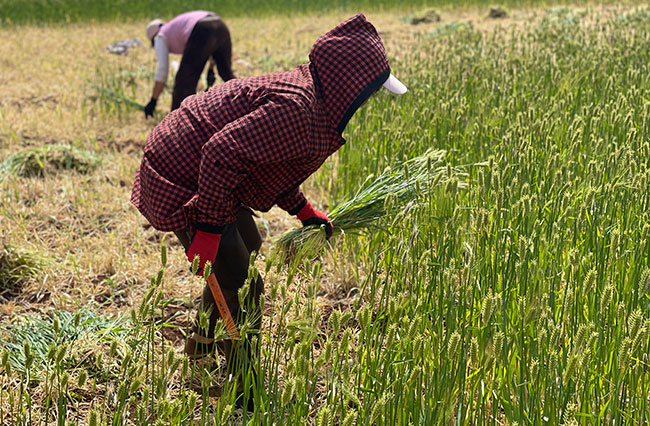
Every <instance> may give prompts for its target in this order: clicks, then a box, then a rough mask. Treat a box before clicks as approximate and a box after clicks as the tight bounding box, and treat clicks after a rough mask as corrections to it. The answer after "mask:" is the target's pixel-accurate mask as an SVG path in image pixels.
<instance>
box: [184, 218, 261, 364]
mask: <svg viewBox="0 0 650 426" xmlns="http://www.w3.org/2000/svg"><path fill="white" fill-rule="evenodd" d="M174 233H175V234H176V236H177V237H178V239H179V240H180V241H181V243H182V244H183V246H184V247H185V249H186V250H187V248H188V247H189V245H190V242H191V235H190V232H189V230H188V229H183V230H180V231H175V232H174ZM261 246H262V237H261V235H260V232H259V230H258V229H257V225H256V224H255V220H254V219H253V213H252V212H251V211H250V210H248V209H246V208H241V209H240V210H239V212H238V214H237V221H236V222H235V223H232V224H230V225H228V226H226V227H225V229H224V231H223V234H222V236H221V241H220V243H219V250H218V252H217V257H216V258H215V259H214V262H213V266H212V270H213V271H214V273H215V275H216V277H217V281H219V285H220V286H221V291H222V292H223V295H224V298H225V299H226V303H227V304H228V308H229V309H230V313H231V314H232V316H233V319H234V320H235V323H236V324H237V325H241V324H242V323H243V322H244V321H245V320H246V319H247V318H248V320H249V324H250V326H251V328H253V329H254V330H257V331H258V330H259V329H260V327H261V324H262V313H261V310H260V297H261V295H262V293H263V292H264V282H263V281H262V277H261V276H259V274H258V277H257V279H255V280H253V281H252V282H251V283H250V290H249V292H248V296H247V297H246V300H245V301H244V307H245V311H243V310H242V309H241V308H240V304H239V297H238V291H239V289H240V288H241V287H242V286H243V285H244V281H246V278H247V277H248V267H249V261H250V257H251V253H252V252H253V251H255V252H256V253H257V252H259V249H260V247H261ZM201 311H207V312H209V313H210V325H209V328H208V330H199V329H198V316H199V314H200V312H201ZM219 318H220V315H219V310H218V309H217V307H216V305H215V302H214V298H213V296H212V292H211V291H210V287H209V286H208V285H207V284H206V285H205V287H204V288H203V296H202V298H201V307H200V308H199V312H197V321H196V323H195V331H198V333H199V334H200V335H201V336H204V337H209V338H212V337H214V327H215V325H216V322H217V320H218V319H219ZM218 344H219V346H220V347H221V349H222V350H223V351H224V354H225V355H226V359H228V363H229V365H230V364H232V363H240V362H245V361H246V360H243V359H241V360H234V361H233V360H232V359H230V358H232V357H231V356H230V353H231V342H230V341H229V340H226V341H222V342H218ZM242 346H244V347H247V346H248V345H246V344H244V345H242ZM239 352H240V353H241V352H242V351H241V350H239ZM242 355H245V358H250V353H248V349H246V350H245V353H242Z"/></svg>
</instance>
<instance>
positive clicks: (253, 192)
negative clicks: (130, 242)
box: [131, 15, 390, 231]
mask: <svg viewBox="0 0 650 426" xmlns="http://www.w3.org/2000/svg"><path fill="white" fill-rule="evenodd" d="M309 60H310V63H309V64H308V65H301V66H299V67H298V68H296V69H295V70H293V71H288V72H282V73H277V74H269V75H263V76H259V77H250V78H244V79H238V80H230V81H228V82H227V83H224V84H221V85H218V86H216V87H214V88H212V89H211V90H209V91H207V92H203V93H200V94H197V95H194V96H190V97H188V98H186V99H185V100H184V101H183V103H182V104H181V107H180V108H179V109H176V110H174V111H172V112H171V113H169V114H168V115H167V116H166V117H165V118H164V119H163V120H162V121H161V122H160V123H159V124H158V125H157V126H156V128H155V129H154V130H153V131H152V132H151V134H150V135H149V137H148V139H147V143H146V146H145V148H144V156H143V158H142V163H141V165H140V168H139V170H138V172H137V174H136V177H135V181H134V183H133V192H132V195H131V202H132V203H133V204H134V205H135V206H136V207H137V208H138V210H140V212H141V213H142V214H143V215H144V216H145V217H146V218H147V219H148V220H149V222H150V223H151V224H152V225H153V226H154V227H155V228H157V229H160V230H163V231H173V230H178V229H182V228H186V227H192V226H198V227H199V228H201V227H203V228H215V229H217V230H218V229H219V228H220V227H221V226H223V225H226V224H229V223H232V222H234V221H235V219H236V213H237V210H238V209H239V207H240V206H242V205H244V206H248V207H250V208H252V209H255V210H260V211H267V210H268V209H270V208H271V207H272V206H273V205H275V204H277V205H278V206H279V207H281V208H282V209H284V210H286V211H288V212H289V213H291V214H296V213H297V212H298V211H299V210H300V208H302V207H303V206H304V205H305V203H306V200H305V197H304V195H303V193H302V191H301V190H300V187H299V185H300V184H301V183H302V182H303V181H304V180H305V179H307V177H309V176H310V175H311V174H312V173H314V172H315V171H316V170H317V169H318V168H319V167H320V166H321V164H323V162H324V161H325V160H326V159H327V157H329V156H330V155H331V154H332V153H334V152H336V151H337V150H338V149H339V148H340V147H341V146H342V145H343V144H344V143H345V140H344V139H343V138H342V136H341V133H342V132H343V130H344V128H345V126H346V124H347V123H348V121H349V120H350V118H351V117H352V114H354V112H355V111H356V110H357V109H358V108H359V106H360V105H361V104H362V103H363V102H364V101H365V100H366V99H368V97H369V96H370V95H371V94H372V93H373V92H374V91H375V90H377V89H378V88H379V87H380V86H381V84H382V83H383V82H384V81H385V80H386V79H387V78H388V76H389V74H390V69H389V66H388V59H387V58H386V52H385V50H384V46H383V45H382V42H381V39H380V38H379V35H378V34H377V31H376V30H375V28H374V27H373V26H372V24H370V23H369V22H368V21H367V20H366V19H365V17H364V16H363V15H357V16H355V17H353V18H351V19H349V20H347V21H345V22H343V23H342V24H340V25H338V26H337V27H336V28H334V29H333V30H331V31H329V32H328V33H327V34H325V35H323V36H322V37H320V38H319V39H318V40H317V41H316V43H315V44H314V46H313V48H312V51H311V53H310V55H309Z"/></svg>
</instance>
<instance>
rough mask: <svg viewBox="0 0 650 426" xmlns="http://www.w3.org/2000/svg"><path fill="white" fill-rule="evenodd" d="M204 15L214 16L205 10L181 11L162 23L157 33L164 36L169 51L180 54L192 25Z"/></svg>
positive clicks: (192, 27)
mask: <svg viewBox="0 0 650 426" xmlns="http://www.w3.org/2000/svg"><path fill="white" fill-rule="evenodd" d="M206 16H215V14H214V13H212V12H207V11H205V10H194V11H192V12H185V13H182V14H180V15H178V16H177V17H175V18H174V19H172V20H171V21H169V22H167V23H166V24H164V25H163V26H162V27H161V28H160V31H159V32H158V35H161V36H163V37H164V38H165V41H166V42H167V46H168V47H169V51H170V52H171V53H176V54H182V53H183V50H185V44H186V43H187V39H188V38H190V34H191V33H192V30H193V29H194V25H196V23H197V22H198V21H199V19H201V18H205V17H206Z"/></svg>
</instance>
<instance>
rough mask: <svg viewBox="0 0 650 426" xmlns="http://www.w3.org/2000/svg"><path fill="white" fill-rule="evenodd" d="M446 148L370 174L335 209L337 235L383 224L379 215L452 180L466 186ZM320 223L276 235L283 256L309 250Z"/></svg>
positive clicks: (333, 219)
mask: <svg viewBox="0 0 650 426" xmlns="http://www.w3.org/2000/svg"><path fill="white" fill-rule="evenodd" d="M445 156H446V151H444V150H434V149H429V150H428V151H427V152H425V153H424V154H422V155H421V156H419V157H416V158H413V159H411V160H408V161H406V162H405V163H403V164H400V165H398V166H396V167H393V168H392V169H388V170H386V171H385V172H384V173H382V174H381V175H380V176H378V177H376V178H375V177H374V176H372V175H371V176H369V177H368V178H367V179H366V181H365V182H364V183H363V184H362V185H361V186H360V188H359V190H358V191H357V192H356V193H355V194H354V195H353V196H352V197H351V198H350V199H349V200H347V201H344V202H342V203H340V204H339V205H337V206H336V207H335V208H334V209H332V210H331V211H330V213H329V215H328V216H329V218H330V220H331V222H332V225H333V227H334V235H336V234H341V233H354V232H358V231H360V230H362V229H368V228H372V227H377V226H381V221H380V219H385V218H387V217H391V216H393V215H395V214H396V213H397V212H398V211H403V210H404V208H405V207H406V206H407V205H408V204H409V203H417V202H418V200H419V199H423V198H424V197H423V196H425V195H427V194H429V193H431V191H433V190H434V189H436V188H439V187H440V186H441V185H446V184H447V183H448V182H450V181H451V180H453V181H454V182H456V183H457V184H458V186H459V187H463V186H464V185H466V184H465V182H464V181H463V180H462V179H459V178H462V177H464V176H465V174H464V173H462V172H461V171H460V170H458V169H454V168H452V167H450V166H448V165H446V164H445V161H444V158H445ZM319 231H320V230H319V229H318V228H317V227H314V226H310V227H304V228H296V229H293V230H291V231H288V232H285V233H284V234H282V235H280V236H279V237H277V239H276V241H275V246H276V249H277V252H278V253H280V255H281V256H286V255H287V254H289V253H297V251H298V250H299V251H300V253H303V254H304V253H309V252H312V253H313V250H314V249H316V248H317V247H318V246H319V245H320V244H322V242H323V233H322V232H319Z"/></svg>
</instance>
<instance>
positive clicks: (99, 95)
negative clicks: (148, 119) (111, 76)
mask: <svg viewBox="0 0 650 426" xmlns="http://www.w3.org/2000/svg"><path fill="white" fill-rule="evenodd" d="M92 87H93V88H94V89H95V91H96V94H94V95H91V96H90V99H91V100H94V101H101V102H103V103H104V104H107V105H110V104H116V105H126V106H128V107H131V108H135V109H138V110H142V111H144V105H142V104H141V103H139V102H137V101H134V100H133V99H131V98H129V97H127V96H126V95H124V94H123V93H120V91H116V90H111V89H109V88H107V87H103V86H98V85H93V86H92Z"/></svg>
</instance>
